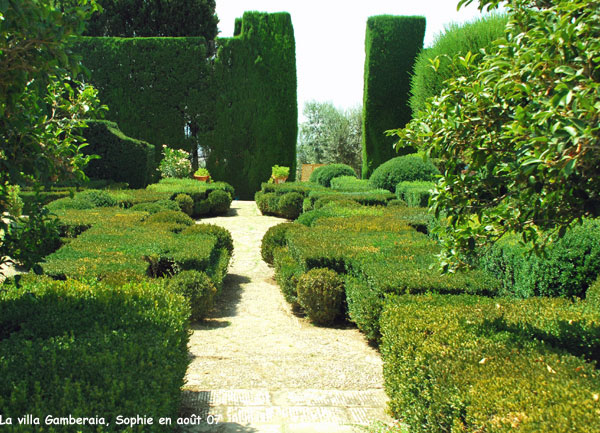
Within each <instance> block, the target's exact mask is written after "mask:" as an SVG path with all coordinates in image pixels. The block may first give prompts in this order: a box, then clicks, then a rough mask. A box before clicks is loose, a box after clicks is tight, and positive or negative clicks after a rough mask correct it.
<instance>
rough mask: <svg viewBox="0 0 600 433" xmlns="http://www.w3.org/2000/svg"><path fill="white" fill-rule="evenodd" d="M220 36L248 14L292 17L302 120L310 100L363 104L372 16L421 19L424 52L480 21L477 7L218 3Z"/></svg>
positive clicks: (322, 0)
mask: <svg viewBox="0 0 600 433" xmlns="http://www.w3.org/2000/svg"><path fill="white" fill-rule="evenodd" d="M216 2H217V15H218V17H219V30H220V33H219V36H220V37H230V36H232V35H233V27H234V22H235V18H238V17H241V16H242V15H243V13H244V11H261V12H289V13H290V15H291V17H292V24H293V26H294V33H295V38H296V65H297V74H298V114H299V117H300V118H301V117H302V110H303V108H304V103H305V102H306V101H310V100H316V101H319V102H325V101H331V102H333V104H334V105H335V106H337V107H339V108H349V107H354V106H357V105H360V104H361V103H362V93H363V68H364V61H365V60H364V59H365V52H364V41H365V28H366V23H367V18H368V17H370V16H373V15H382V14H389V15H423V16H425V18H426V19H427V27H426V32H425V46H429V45H431V43H432V41H433V38H434V36H435V35H437V34H439V33H440V32H442V31H443V30H444V26H445V25H447V24H449V23H451V22H456V23H460V22H464V21H469V20H472V19H474V18H476V17H478V16H480V13H479V11H478V10H477V5H478V3H479V2H478V1H474V3H473V4H471V5H470V6H469V7H466V8H465V7H462V8H461V9H460V11H458V12H457V10H456V5H457V3H458V0H416V1H413V0H411V1H408V0H366V1H364V0H358V1H344V0H216Z"/></svg>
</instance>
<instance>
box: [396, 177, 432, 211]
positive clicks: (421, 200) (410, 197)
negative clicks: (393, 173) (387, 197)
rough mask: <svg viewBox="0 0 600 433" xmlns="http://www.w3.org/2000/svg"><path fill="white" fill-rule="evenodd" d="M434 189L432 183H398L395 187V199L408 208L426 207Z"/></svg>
mask: <svg viewBox="0 0 600 433" xmlns="http://www.w3.org/2000/svg"><path fill="white" fill-rule="evenodd" d="M434 188H435V183H433V182H423V181H414V182H400V183H399V184H398V185H396V197H398V200H402V201H403V202H404V203H406V205H407V206H410V207H427V205H428V204H429V197H431V191H432V190H433V189H434Z"/></svg>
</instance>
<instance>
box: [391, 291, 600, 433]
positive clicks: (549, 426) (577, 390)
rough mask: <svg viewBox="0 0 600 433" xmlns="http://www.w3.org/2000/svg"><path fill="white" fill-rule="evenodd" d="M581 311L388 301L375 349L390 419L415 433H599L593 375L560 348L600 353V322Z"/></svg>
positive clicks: (484, 301) (469, 300)
mask: <svg viewBox="0 0 600 433" xmlns="http://www.w3.org/2000/svg"><path fill="white" fill-rule="evenodd" d="M584 307H585V305H584V303H576V304H572V303H570V302H568V301H564V300H556V299H554V300H545V299H532V300H527V301H520V302H519V301H517V302H515V301H510V300H500V299H488V298H478V297H469V296H431V295H428V296H402V297H392V298H390V299H388V301H387V304H386V308H385V311H384V313H383V315H382V318H381V323H382V332H383V339H382V346H381V351H382V355H383V358H384V365H385V367H384V378H385V388H386V393H387V394H388V395H389V397H390V409H391V412H392V414H393V416H394V417H396V418H401V419H403V421H404V422H405V423H406V424H408V426H409V428H410V431H414V432H434V433H435V432H440V433H441V432H448V431H454V430H456V429H458V430H456V431H461V432H472V433H475V432H481V431H486V432H508V431H518V432H527V433H529V432H531V433H533V432H540V431H552V432H572V431H580V432H586V431H597V430H598V429H600V418H598V416H597V410H598V407H599V405H600V403H599V402H598V399H597V398H595V395H597V389H598V386H599V385H600V373H599V372H598V370H596V369H595V368H594V364H593V363H587V362H586V361H585V360H584V359H582V358H581V357H578V356H574V355H573V354H571V353H569V352H570V351H569V349H568V348H567V349H565V348H563V347H562V343H564V342H566V343H568V342H569V341H572V340H577V341H578V343H579V344H580V345H581V346H582V347H585V346H587V345H588V344H589V343H591V344H589V345H590V346H592V347H595V350H596V354H597V353H598V352H597V349H598V341H599V339H598V335H599V324H598V317H597V315H592V314H587V315H586V314H585V313H584ZM568 344H570V343H568ZM588 349H589V347H588ZM548 402H552V404H548Z"/></svg>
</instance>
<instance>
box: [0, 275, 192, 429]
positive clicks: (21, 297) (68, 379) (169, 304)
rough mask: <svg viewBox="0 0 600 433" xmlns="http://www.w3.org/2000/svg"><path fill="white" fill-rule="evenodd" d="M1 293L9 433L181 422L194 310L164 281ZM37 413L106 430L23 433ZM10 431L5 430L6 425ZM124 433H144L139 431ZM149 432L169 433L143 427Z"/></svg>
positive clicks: (35, 283)
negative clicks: (138, 419)
mask: <svg viewBox="0 0 600 433" xmlns="http://www.w3.org/2000/svg"><path fill="white" fill-rule="evenodd" d="M5 288H7V290H3V291H2V292H0V330H1V331H0V359H2V362H0V375H1V376H2V381H0V413H2V416H3V418H4V419H5V420H6V418H7V417H12V418H13V420H14V421H13V425H12V426H8V430H7V431H11V432H33V431H36V432H38V431H39V432H41V431H75V429H77V430H78V431H92V430H93V431H102V432H106V433H108V432H120V431H123V428H124V427H123V426H117V425H116V424H115V419H116V417H117V415H122V416H128V417H135V416H136V415H138V414H141V415H142V416H147V417H153V418H154V419H155V420H156V419H158V418H159V417H169V418H176V417H177V416H178V411H179V407H180V401H181V387H182V386H183V384H184V375H185V372H186V369H187V365H188V361H189V358H188V350H187V344H188V339H189V332H188V317H189V314H190V310H189V306H188V305H187V303H186V302H185V301H184V299H183V297H182V296H180V295H177V294H175V293H173V292H171V291H170V290H168V289H166V288H165V287H164V285H163V284H162V282H161V281H158V280H157V281H144V282H141V283H134V284H126V285H123V286H121V287H119V288H118V289H115V288H114V287H109V286H106V285H104V284H101V283H98V282H93V281H92V280H90V282H80V281H75V280H67V281H53V280H51V279H49V278H39V277H35V278H32V277H30V276H27V277H24V278H23V280H22V282H21V287H19V288H17V287H14V286H11V287H5ZM24 414H31V415H32V416H34V417H39V418H40V419H41V420H42V423H43V422H44V421H43V420H44V419H45V417H46V416H48V415H53V416H69V414H72V415H73V416H74V417H102V418H104V419H105V421H106V422H107V423H110V425H105V426H89V427H83V428H82V427H81V426H72V427H69V426H64V425H63V426H57V427H46V426H43V425H42V426H39V427H38V426H34V425H26V424H24V425H19V424H18V423H17V421H16V419H17V417H20V416H23V415H24ZM5 427H6V426H5ZM128 431H141V429H140V428H139V427H137V428H133V429H130V430H128ZM143 431H147V432H157V433H158V432H167V431H174V428H173V427H168V426H162V425H158V422H155V423H154V425H145V426H143Z"/></svg>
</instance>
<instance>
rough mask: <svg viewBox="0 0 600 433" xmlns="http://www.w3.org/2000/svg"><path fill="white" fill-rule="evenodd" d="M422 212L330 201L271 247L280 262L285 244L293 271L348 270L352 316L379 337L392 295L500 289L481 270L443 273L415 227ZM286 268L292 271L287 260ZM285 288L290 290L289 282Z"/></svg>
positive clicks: (428, 243) (435, 248)
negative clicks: (381, 317)
mask: <svg viewBox="0 0 600 433" xmlns="http://www.w3.org/2000/svg"><path fill="white" fill-rule="evenodd" d="M419 214H426V210H424V209H417V208H406V207H404V208H403V207H393V208H381V207H365V206H352V207H348V206H345V205H343V204H338V203H331V204H328V205H325V206H323V207H322V208H320V209H318V210H314V211H310V212H307V213H304V214H302V215H301V216H300V218H299V219H298V222H299V223H301V224H293V225H290V226H289V227H287V228H286V233H285V237H284V239H283V240H281V241H279V242H278V244H277V245H273V246H272V248H271V253H272V254H273V256H274V262H277V254H278V253H280V252H281V253H284V251H283V250H280V249H277V248H275V247H276V246H283V247H286V251H287V252H285V254H288V253H289V254H290V255H291V257H293V258H294V260H295V262H296V269H295V270H294V271H293V272H292V273H293V274H294V275H300V274H302V273H305V272H307V271H308V270H310V269H314V268H329V269H331V270H334V271H336V272H337V273H340V274H345V275H346V300H347V303H348V313H349V316H350V319H351V320H352V321H353V322H355V323H356V324H357V326H358V328H359V329H360V330H361V331H363V332H364V333H365V334H366V336H367V338H368V339H370V340H373V341H377V340H378V339H379V337H380V328H379V318H380V316H381V312H382V309H383V305H384V300H385V297H386V296H387V295H389V294H403V293H414V294H419V293H426V292H435V293H444V294H463V293H469V294H478V295H486V296H493V295H495V294H496V292H497V290H498V287H499V283H498V281H496V280H495V279H494V278H492V277H490V276H489V275H488V274H486V273H485V272H482V271H468V272H462V273H456V274H441V273H440V272H439V271H438V270H437V257H436V254H437V253H438V252H439V246H438V245H437V244H436V243H435V242H434V241H432V240H431V239H430V238H429V237H427V236H426V235H425V234H423V233H419V232H418V231H417V230H416V229H415V227H414V225H415V224H414V222H419V221H420V220H421V219H422V216H419ZM307 226H308V227H307ZM265 242H268V239H266V240H265ZM285 269H287V270H290V264H289V260H287V259H286V266H285ZM290 272H291V271H290ZM285 290H287V292H289V291H290V289H289V287H288V286H287V285H286V289H285ZM286 296H289V293H288V295H286Z"/></svg>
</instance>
